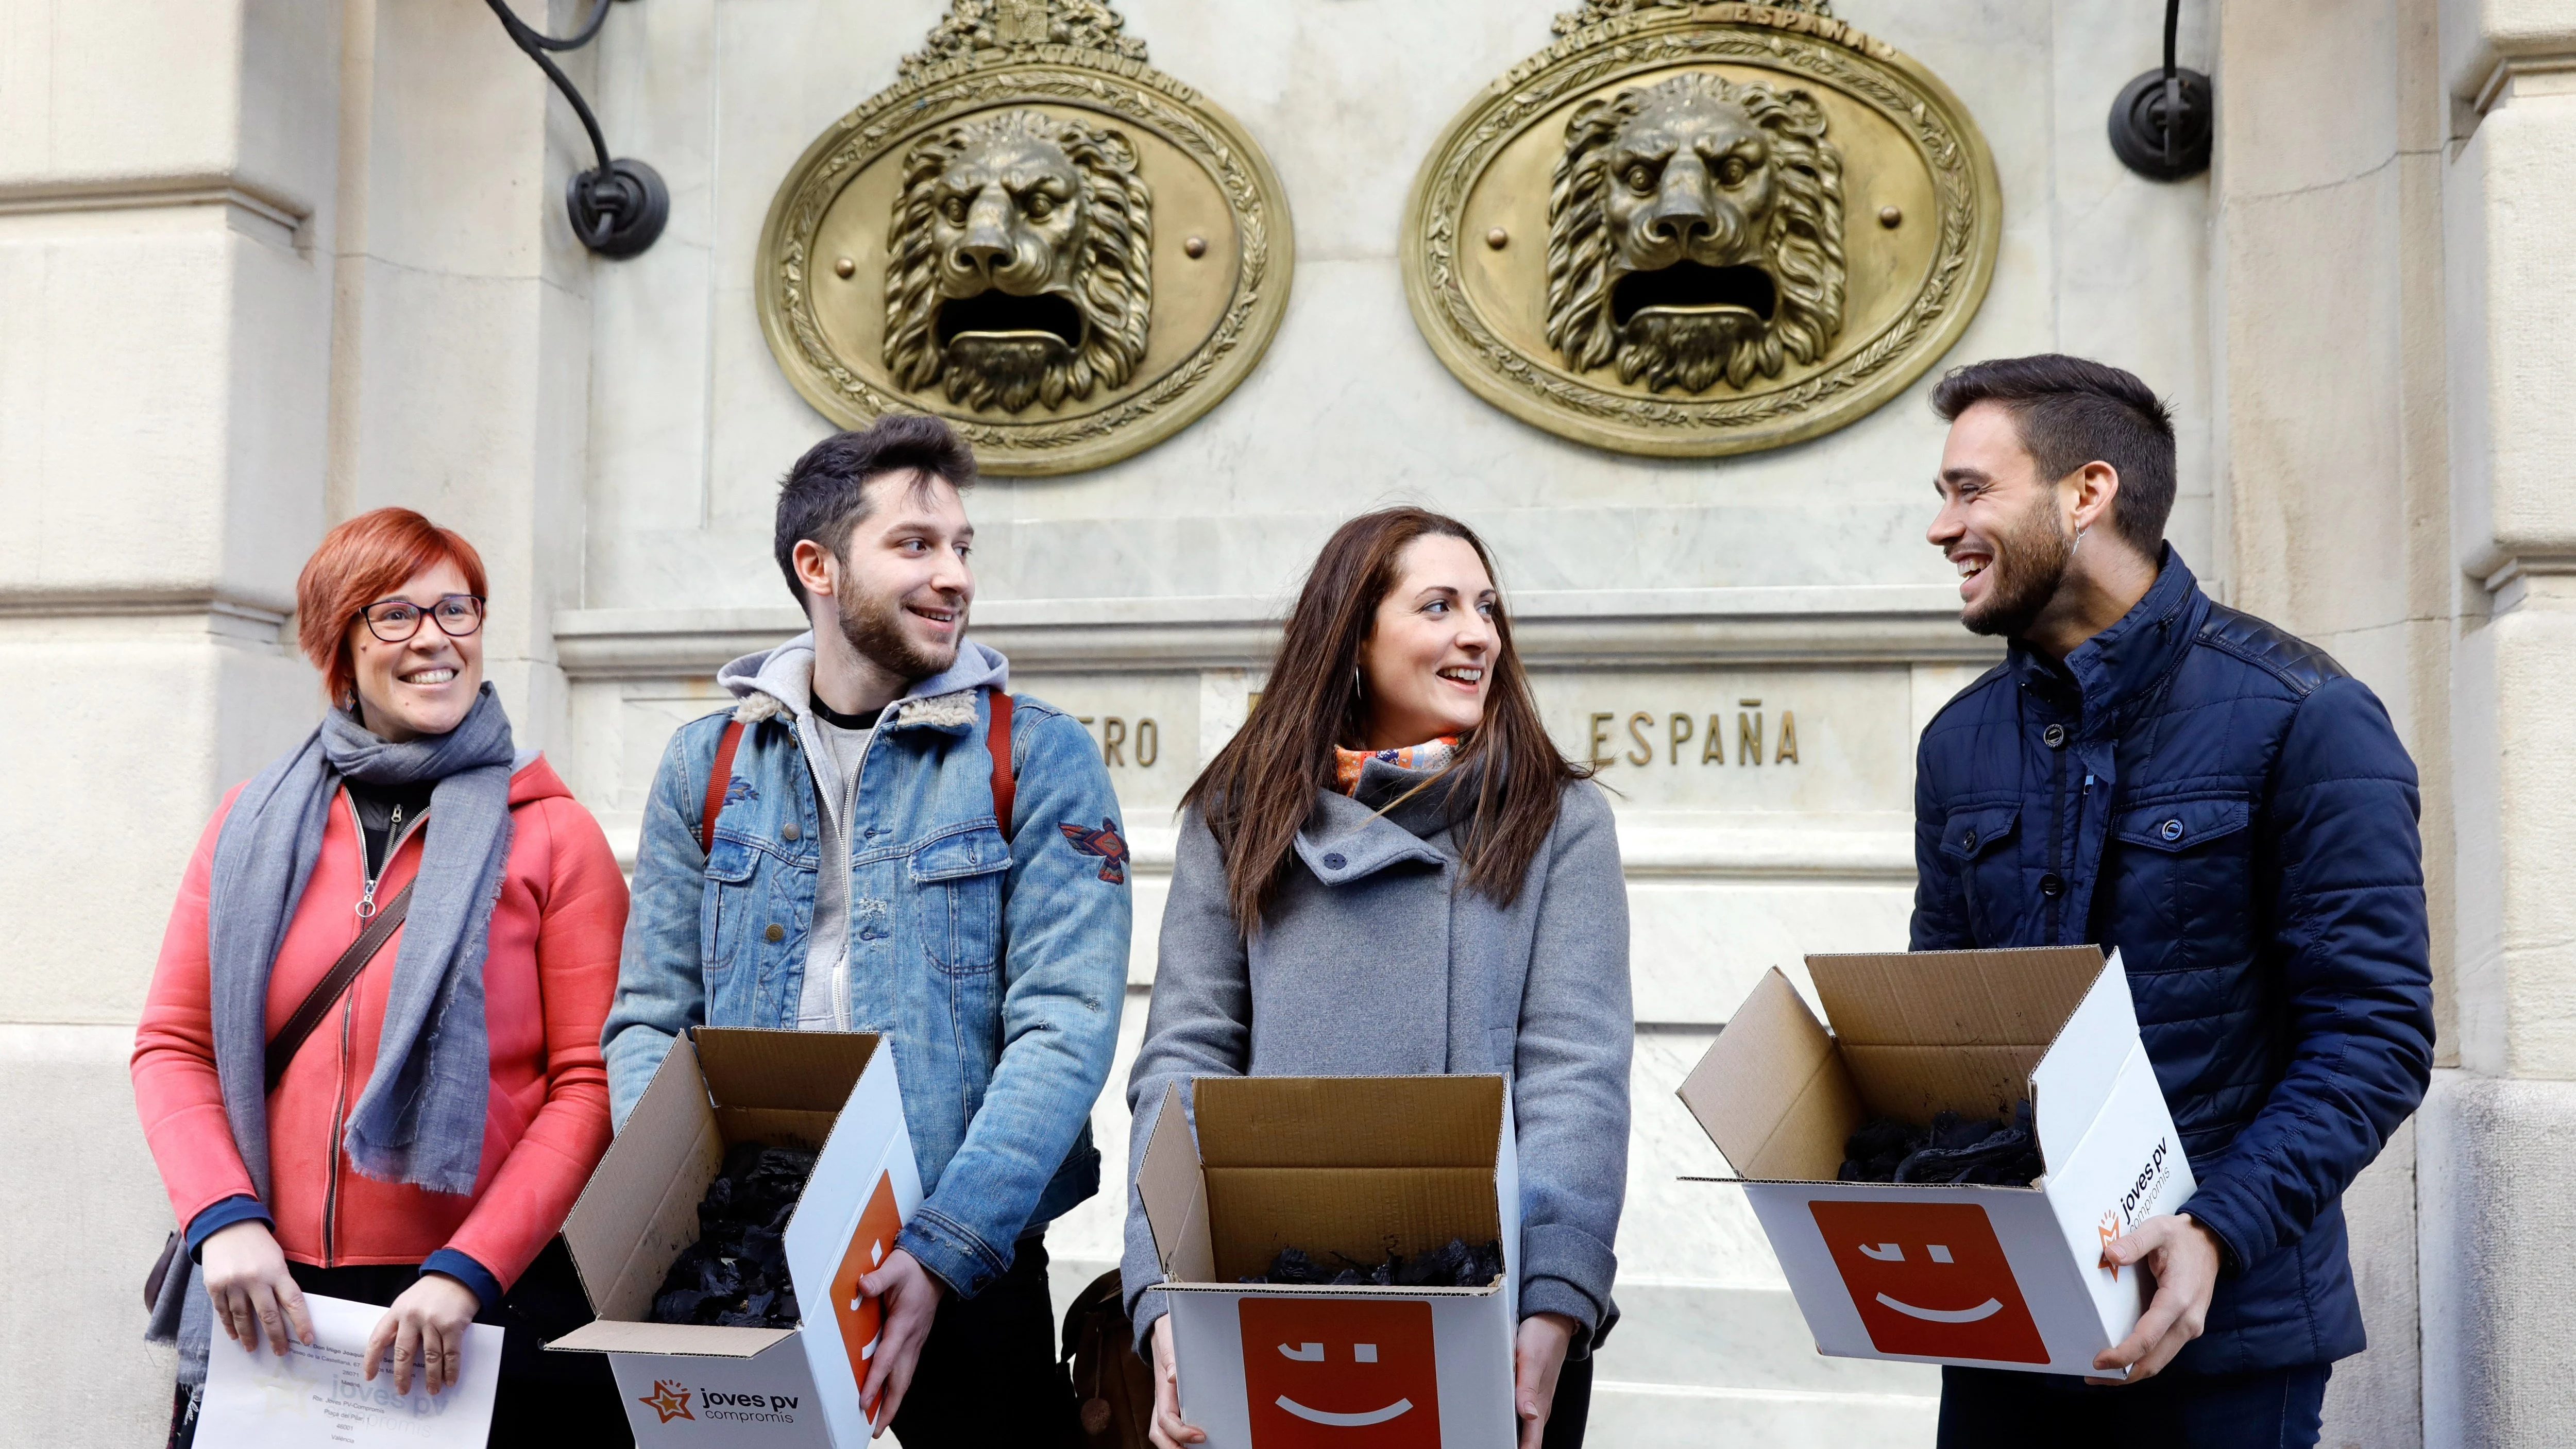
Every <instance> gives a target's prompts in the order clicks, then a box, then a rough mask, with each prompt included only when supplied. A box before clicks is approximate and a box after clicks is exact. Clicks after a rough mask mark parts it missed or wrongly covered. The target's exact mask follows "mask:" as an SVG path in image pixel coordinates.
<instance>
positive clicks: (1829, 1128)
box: [1681, 967, 1863, 1181]
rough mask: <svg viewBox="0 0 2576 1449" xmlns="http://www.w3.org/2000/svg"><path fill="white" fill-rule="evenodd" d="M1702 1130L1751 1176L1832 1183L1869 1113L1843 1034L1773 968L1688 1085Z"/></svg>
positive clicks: (1689, 1103)
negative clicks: (1839, 1046)
mask: <svg viewBox="0 0 2576 1449" xmlns="http://www.w3.org/2000/svg"><path fill="white" fill-rule="evenodd" d="M1681 1099H1682V1105H1683V1106H1685V1107H1688V1108H1689V1109H1690V1114H1691V1116H1692V1117H1694V1118H1696V1119H1697V1120H1698V1122H1699V1125H1700V1130H1701V1131H1703V1132H1706V1133H1707V1134H1708V1139H1709V1140H1710V1141H1711V1142H1714V1143H1716V1144H1717V1150H1718V1151H1720V1152H1722V1153H1724V1154H1726V1161H1727V1164H1728V1165H1729V1166H1731V1167H1733V1168H1734V1169H1735V1170H1736V1172H1737V1174H1738V1175H1740V1176H1743V1177H1748V1178H1759V1179H1773V1180H1785V1181H1814V1180H1830V1179H1831V1178H1833V1176H1834V1175H1835V1174H1836V1173H1837V1172H1839V1171H1840V1170H1841V1168H1842V1161H1843V1142H1844V1140H1845V1139H1846V1138H1848V1137H1850V1136H1851V1134H1852V1132H1853V1131H1854V1130H1855V1129H1857V1128H1858V1127H1859V1126H1860V1124H1861V1122H1862V1120H1863V1114H1862V1111H1861V1105H1860V1096H1859V1093H1858V1092H1857V1091H1855V1090H1854V1088H1853V1086H1852V1081H1851V1075H1850V1073H1849V1072H1848V1071H1846V1070H1845V1069H1844V1066H1843V1061H1842V1057H1841V1055H1840V1054H1839V1053H1837V1052H1836V1051H1835V1050H1834V1039H1833V1038H1832V1037H1830V1036H1828V1035H1826V1034H1825V1028H1824V1026H1823V1024H1822V1023H1820V1022H1818V1021H1817V1020H1816V1017H1815V1013H1813V1012H1811V1011H1809V1010H1807V1003H1806V1002H1804V1001H1802V1000H1800V999H1799V997H1798V992H1797V988H1795V987H1793V986H1791V985H1790V984H1789V978H1788V977H1786V976H1783V975H1781V974H1780V971H1779V968H1777V967H1774V968H1772V969H1771V970H1769V971H1766V972H1764V973H1763V974H1762V979H1761V980H1760V981H1759V982H1757V983H1755V985H1754V987H1753V994H1752V995H1751V996H1749V997H1746V998H1745V1001H1744V1004H1743V1005H1742V1006H1740V1007H1738V1008H1736V1011H1735V1015H1734V1017H1733V1018H1732V1019H1730V1020H1729V1021H1728V1022H1727V1023H1726V1027H1725V1029H1724V1030H1722V1031H1720V1032H1719V1033H1718V1035H1717V1040H1716V1041H1715V1042H1712V1043H1710V1045H1709V1049H1708V1052H1707V1054H1706V1055H1704V1056H1702V1057H1701V1058H1700V1059H1699V1065H1698V1066H1696V1067H1693V1068H1692V1069H1691V1074H1690V1076H1689V1078H1688V1079H1687V1080H1685V1081H1684V1082H1683V1083H1682V1087H1681Z"/></svg>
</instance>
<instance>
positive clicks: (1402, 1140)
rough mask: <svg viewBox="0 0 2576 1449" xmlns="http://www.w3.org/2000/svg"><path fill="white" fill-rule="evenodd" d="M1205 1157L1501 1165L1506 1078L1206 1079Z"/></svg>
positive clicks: (1201, 1118)
mask: <svg viewBox="0 0 2576 1449" xmlns="http://www.w3.org/2000/svg"><path fill="white" fill-rule="evenodd" d="M1192 1091H1193V1092H1194V1093H1195V1101H1196V1104H1197V1107H1198V1156H1199V1161H1200V1162H1202V1163H1204V1164H1205V1165H1206V1166H1207V1167H1209V1168H1211V1169H1216V1168H1234V1167H1470V1168H1480V1169H1482V1170H1484V1171H1486V1172H1489V1173H1490V1172H1492V1171H1493V1170H1494V1154H1495V1149H1496V1144H1497V1142H1498V1141H1499V1139H1500V1134H1501V1130H1502V1121H1503V1079H1502V1078H1501V1077H1498V1076H1455V1077H1200V1078H1198V1079H1197V1080H1196V1081H1195V1083H1194V1084H1193V1086H1192Z"/></svg>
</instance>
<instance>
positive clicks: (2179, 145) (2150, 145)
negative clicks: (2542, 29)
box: [576, 0, 2213, 181]
mask: <svg viewBox="0 0 2576 1449" xmlns="http://www.w3.org/2000/svg"><path fill="white" fill-rule="evenodd" d="M2181 18H2182V0H2165V64H2164V69H2162V70H2151V71H2148V72H2147V73H2146V74H2145V75H2142V76H2140V77H2138V78H2137V79H2136V80H2133V81H2131V82H2129V83H2128V84H2127V85H2126V86H2123V87H2121V89H2120V98H2119V99H2118V100H2116V101H2113V102H2112V103H2111V153H2112V154H2113V155H2115V156H2118V157H2119V158H2120V164H2121V165H2123V166H2126V167H2128V168H2129V169H2130V170H2132V171H2135V172H2136V173H2138V174H2139V175H2140V176H2143V177H2146V178H2147V179H2148V180H2150V181H2180V180H2182V179H2183V178H2185V177H2187V176H2198V175H2199V174H2200V173H2202V172H2203V171H2206V170H2208V169H2209V138H2210V132H2211V130H2212V129H2213V128H2212V127H2211V125H2210V116H2211V111H2212V104H2211V102H2212V92H2211V90H2210V85H2209V77H2207V76H2205V75H2202V74H2201V73H2200V72H2199V71H2196V70H2184V69H2182V68H2180V67H2178V66H2176V65H2175V64H2174V27H2175V24H2176V23H2177V22H2178V21H2179V20H2180V19H2181ZM576 104H577V103H576Z"/></svg>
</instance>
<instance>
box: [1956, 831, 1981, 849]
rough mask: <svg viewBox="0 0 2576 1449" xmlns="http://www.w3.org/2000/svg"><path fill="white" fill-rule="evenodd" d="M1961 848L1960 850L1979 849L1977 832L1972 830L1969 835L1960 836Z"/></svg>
mask: <svg viewBox="0 0 2576 1449" xmlns="http://www.w3.org/2000/svg"><path fill="white" fill-rule="evenodd" d="M1959 848H1960V849H1961V850H1974V849H1976V848H1977V832H1975V831H1973V830H1971V831H1969V832H1968V833H1967V834H1965V835H1962V836H1960V837H1959Z"/></svg>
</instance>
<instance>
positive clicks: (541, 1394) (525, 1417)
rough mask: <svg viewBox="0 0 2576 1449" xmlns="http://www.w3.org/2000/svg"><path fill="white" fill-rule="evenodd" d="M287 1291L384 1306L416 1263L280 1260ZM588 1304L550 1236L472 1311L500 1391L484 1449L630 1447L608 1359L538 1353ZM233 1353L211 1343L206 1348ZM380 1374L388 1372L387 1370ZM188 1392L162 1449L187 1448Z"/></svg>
mask: <svg viewBox="0 0 2576 1449" xmlns="http://www.w3.org/2000/svg"><path fill="white" fill-rule="evenodd" d="M286 1267H287V1271H288V1272H290V1273H293V1274H294V1275H295V1285H296V1286H297V1287H299V1288H301V1289H303V1290H304V1291H305V1292H307V1293H319V1294H321V1295H322V1296H323V1297H325V1298H345V1299H348V1300H350V1301H351V1302H354V1303H373V1304H375V1305H377V1306H378V1307H387V1306H390V1305H391V1304H392V1303H393V1301H394V1299H396V1298H398V1297H400V1296H401V1295H402V1292H403V1290H404V1289H406V1288H409V1287H410V1286H411V1285H412V1284H414V1283H416V1282H418V1281H420V1269H419V1268H418V1267H417V1266H405V1265H402V1264H386V1265H381V1266H364V1267H350V1268H311V1267H307V1266H305V1265H304V1264H302V1263H289V1264H287V1265H286ZM590 1316H591V1315H590V1304H589V1303H588V1301H587V1300H586V1299H584V1298H583V1296H582V1291H581V1282H580V1280H579V1279H578V1278H577V1277H575V1276H574V1273H573V1268H572V1259H571V1258H570V1257H569V1256H568V1255H566V1254H565V1252H564V1247H563V1243H562V1241H561V1240H560V1239H558V1240H556V1241H555V1242H553V1243H550V1244H548V1245H547V1247H546V1250H545V1251H544V1252H543V1253H540V1254H538V1255H537V1261H536V1262H534V1263H533V1264H530V1265H529V1267H528V1271H527V1272H526V1273H524V1274H522V1275H520V1279H519V1282H518V1285H517V1286H516V1287H514V1288H512V1289H511V1290H510V1297H509V1301H508V1302H506V1303H503V1304H500V1305H498V1306H497V1307H489V1308H486V1309H484V1310H483V1312H481V1313H479V1314H476V1315H475V1318H474V1321H475V1322H477V1323H488V1324H491V1325H492V1326H494V1327H496V1328H499V1329H501V1330H502V1335H503V1336H502V1339H501V1384H500V1388H499V1391H498V1393H497V1394H496V1395H495V1396H494V1398H493V1402H492V1437H491V1438H490V1439H489V1440H488V1441H486V1442H487V1443H488V1444H489V1445H490V1446H491V1449H522V1446H525V1449H558V1446H561V1445H564V1444H580V1445H583V1446H585V1449H588V1446H592V1445H600V1446H619V1445H631V1444H633V1443H634V1442H635V1436H634V1434H633V1432H632V1431H631V1430H629V1429H628V1428H627V1427H626V1409H625V1406H624V1405H622V1404H620V1403H619V1402H618V1398H617V1380H616V1379H615V1378H614V1377H612V1376H611V1375H610V1373H609V1371H608V1359H607V1358H606V1357H605V1356H603V1355H600V1354H595V1353H547V1352H546V1351H545V1343H546V1340H547V1339H549V1338H557V1337H561V1336H562V1335H564V1334H567V1333H570V1332H571V1331H573V1330H574V1329H576V1328H579V1327H580V1326H581V1325H583V1324H585V1323H588V1322H589V1321H590ZM227 1349H231V1350H232V1351H233V1352H235V1353H238V1352H240V1350H239V1349H237V1348H233V1345H232V1343H231V1341H230V1340H228V1339H217V1340H215V1347H214V1351H215V1352H217V1353H222V1352H224V1351H225V1350H227ZM387 1372H390V1370H387ZM189 1396H190V1395H189V1391H187V1390H181V1392H180V1401H179V1414H178V1416H177V1418H176V1419H175V1420H174V1423H173V1429H172V1433H171V1436H170V1444H171V1449H190V1446H191V1445H192V1444H193V1443H194V1442H195V1440H196V1424H195V1422H194V1420H193V1418H191V1417H190V1416H189V1415H188V1412H187V1410H188V1399H189Z"/></svg>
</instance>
